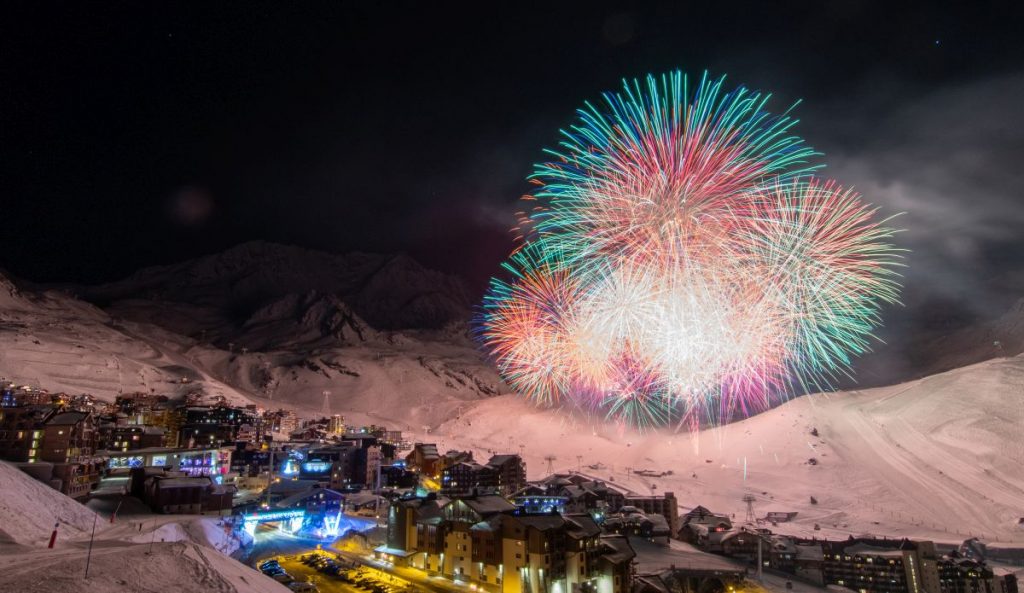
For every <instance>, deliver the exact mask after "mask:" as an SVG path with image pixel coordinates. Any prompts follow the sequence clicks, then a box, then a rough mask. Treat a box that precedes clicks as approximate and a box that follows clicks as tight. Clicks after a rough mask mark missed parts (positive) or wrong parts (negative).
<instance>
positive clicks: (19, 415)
mask: <svg viewBox="0 0 1024 593" xmlns="http://www.w3.org/2000/svg"><path fill="white" fill-rule="evenodd" d="M56 414H57V409H56V408H55V407H53V406H49V405H18V406H14V405H11V406H4V407H0V459H5V460H7V461H10V462H12V463H18V462H25V463H33V462H35V461H38V460H39V455H40V452H41V450H42V446H43V445H42V443H43V426H44V424H45V423H46V421H47V420H48V419H49V418H51V417H52V416H55V415H56Z"/></svg>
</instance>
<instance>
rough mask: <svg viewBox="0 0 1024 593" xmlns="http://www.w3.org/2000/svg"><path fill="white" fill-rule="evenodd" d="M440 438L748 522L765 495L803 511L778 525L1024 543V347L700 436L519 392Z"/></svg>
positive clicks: (774, 506)
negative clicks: (555, 405)
mask: <svg viewBox="0 0 1024 593" xmlns="http://www.w3.org/2000/svg"><path fill="white" fill-rule="evenodd" d="M814 429H817V431H818V435H819V436H818V437H815V436H813V435H812V434H811V431H812V430H814ZM433 433H434V434H433V435H432V436H433V437H434V439H436V440H438V441H440V444H441V446H442V448H447V447H451V448H470V449H473V450H475V451H478V452H486V451H488V450H510V449H511V450H513V451H517V450H518V447H520V446H522V447H523V449H522V450H523V452H524V453H525V456H526V458H527V462H528V467H529V473H530V475H531V476H532V477H539V476H541V475H543V474H545V473H546V471H547V465H548V463H547V461H546V460H545V457H547V456H548V455H553V456H555V457H556V460H555V461H554V462H553V463H552V465H553V469H555V470H558V471H570V470H582V471H583V473H585V474H588V475H592V476H595V477H598V478H601V479H605V480H609V481H610V480H614V481H615V483H616V484H618V485H620V486H624V487H627V488H629V489H631V490H633V491H635V492H639V493H642V494H652V493H653V494H660V493H662V492H666V491H671V492H674V493H675V495H676V497H677V498H678V499H679V501H680V503H681V504H682V505H683V506H685V507H692V506H694V505H697V504H700V505H704V506H706V507H709V508H711V509H714V510H716V511H721V512H729V513H735V515H736V517H737V518H738V519H740V520H742V519H743V518H744V517H745V514H746V510H745V505H744V503H743V502H742V501H741V499H742V497H743V495H745V494H753V495H754V496H755V497H756V498H757V502H756V503H755V512H756V513H757V514H758V515H760V516H763V515H764V514H765V513H766V512H767V511H797V512H799V515H798V516H797V518H796V520H795V521H794V522H793V523H790V524H783V525H779V526H778V527H777V528H776V530H777V531H780V532H789V533H800V534H804V535H814V534H817V535H819V536H821V535H825V534H828V535H839V536H844V537H845V536H846V535H851V534H853V535H858V534H865V533H872V534H876V535H885V536H915V537H928V538H932V539H935V540H938V541H951V542H958V541H962V540H963V539H964V538H965V537H967V536H968V535H975V536H982V537H983V538H984V539H985V540H987V541H989V542H997V541H998V542H1022V541H1024V525H1020V524H1019V523H1018V521H1019V520H1020V519H1021V517H1024V357H1021V356H1018V357H1014V358H1009V359H997V360H992V361H988V362H984V363H980V364H977V365H974V366H970V367H966V368H963V369H957V370H954V371H950V372H948V373H943V374H940V375H936V376H932V377H929V378H926V379H923V380H920V381H914V382H911V383H907V384H903V385H897V386H893V387H886V388H879V389H871V390H865V391H855V392H848V393H833V394H818V395H812V396H806V397H801V398H797V399H795V400H793V401H791V402H788V403H787V404H785V405H782V406H780V407H778V408H776V409H773V410H771V411H769V412H766V413H764V414H761V415H758V416H756V417H753V418H750V419H747V420H744V421H742V422H737V423H734V424H731V425H728V426H724V427H721V428H717V429H713V430H704V431H702V432H700V433H699V434H698V435H693V436H691V435H688V434H686V433H679V434H675V433H672V432H671V431H667V430H666V431H660V432H656V433H649V434H645V435H640V434H636V433H633V432H632V431H629V430H621V429H617V428H616V427H612V426H608V425H605V424H603V423H601V422H599V421H598V420H595V419H592V418H587V417H585V416H583V415H577V416H576V417H572V416H570V415H568V414H565V413H562V412H554V411H544V410H537V409H535V408H532V407H531V406H529V405H528V404H526V403H524V402H523V401H521V400H520V399H518V398H515V397H514V396H503V397H498V398H492V399H488V400H485V401H482V402H479V403H477V404H475V405H473V406H471V407H470V408H469V409H467V410H465V411H464V412H463V414H462V415H461V417H460V418H459V419H454V420H450V421H448V422H445V423H443V424H442V425H440V426H438V427H437V428H436V429H435V430H434V431H433ZM811 458H814V459H815V460H816V464H812V463H811V462H810V459H811ZM588 466H595V467H597V468H598V469H593V468H590V467H588ZM631 470H632V472H635V471H636V470H653V471H655V472H659V473H660V472H664V471H669V470H671V471H672V475H670V476H663V477H657V478H653V477H644V476H639V475H637V474H636V473H632V472H631ZM811 497H814V498H815V499H816V500H817V503H816V504H812V503H811ZM816 524H817V525H818V526H819V527H820V529H821V531H817V530H815V528H814V526H815V525H816Z"/></svg>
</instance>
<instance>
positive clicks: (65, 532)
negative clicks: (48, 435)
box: [0, 462, 289, 593]
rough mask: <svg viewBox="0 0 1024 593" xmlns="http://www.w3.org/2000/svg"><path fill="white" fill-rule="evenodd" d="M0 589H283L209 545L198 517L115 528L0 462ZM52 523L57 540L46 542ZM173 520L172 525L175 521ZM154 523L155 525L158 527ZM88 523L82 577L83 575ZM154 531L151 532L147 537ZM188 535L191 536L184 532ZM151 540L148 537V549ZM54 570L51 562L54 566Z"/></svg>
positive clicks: (273, 592)
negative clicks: (87, 564)
mask: <svg viewBox="0 0 1024 593" xmlns="http://www.w3.org/2000/svg"><path fill="white" fill-rule="evenodd" d="M0 492H2V493H3V496H2V497H0V575H3V576H2V578H0V580H2V582H3V584H2V585H0V590H3V591H32V592H36V593H49V592H55V593H63V592H65V591H98V592H103V593H121V592H124V593H129V592H130V593H136V592H138V591H157V590H159V591H181V592H183V593H200V592H202V593H206V592H210V591H215V592H223V593H234V592H237V591H247V592H249V591H251V592H253V593H285V592H287V591H288V590H289V589H288V588H287V587H285V586H283V585H281V584H279V583H277V582H275V581H273V580H272V579H270V578H268V577H266V576H264V575H262V574H260V573H259V572H256V571H254V570H252V569H250V568H248V567H245V566H243V565H241V564H239V563H238V562H236V561H235V560H233V559H231V558H229V557H228V556H225V555H223V554H221V553H220V552H217V551H215V550H214V549H212V547H210V546H211V544H213V543H214V542H211V541H209V540H210V537H209V535H208V534H209V533H211V532H215V531H216V529H212V528H207V527H206V525H205V524H204V523H205V522H210V521H215V519H211V518H203V517H189V516H168V517H153V518H152V519H149V518H147V519H146V521H145V524H144V525H142V526H141V528H140V525H139V524H138V523H135V522H132V521H122V522H118V523H117V524H115V525H111V524H109V523H107V522H106V521H105V520H103V519H99V521H96V522H95V523H94V521H95V519H96V518H97V517H96V515H95V514H94V513H93V512H92V511H91V510H89V509H87V508H86V507H84V506H82V505H81V504H79V503H78V502H76V501H74V500H72V499H70V498H68V497H66V496H64V495H63V494H61V493H59V492H57V491H56V490H53V489H52V488H50V487H48V486H46V485H44V484H41V483H39V482H37V481H36V480H34V479H33V478H31V477H29V476H28V475H27V474H25V473H23V472H21V471H20V470H18V469H17V468H15V467H14V466H12V465H10V464H7V463H4V462H0ZM55 522H59V523H60V527H59V529H58V531H59V533H58V536H57V545H56V547H55V548H54V549H47V548H46V544H47V542H48V540H49V537H50V532H51V530H52V529H53V524H54V523H55ZM179 522H180V523H179ZM161 523H162V524H161ZM94 524H95V526H96V540H95V544H94V546H93V550H92V559H91V567H90V576H89V578H88V580H83V576H84V572H85V562H86V555H87V551H88V547H89V538H90V534H91V532H92V529H93V525H94ZM154 530H155V536H156V537H154V533H153V532H154ZM193 533H195V534H196V535H194V536H193V535H192V534H193ZM151 542H154V543H153V545H152V547H151ZM55 567H57V568H56V569H55Z"/></svg>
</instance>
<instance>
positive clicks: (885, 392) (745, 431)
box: [0, 244, 1024, 542]
mask: <svg viewBox="0 0 1024 593" xmlns="http://www.w3.org/2000/svg"><path fill="white" fill-rule="evenodd" d="M264 250H265V253H264ZM233 252H234V253H233ZM305 253H307V252H304V251H302V250H297V251H295V253H293V252H292V251H291V249H290V248H281V247H279V246H265V245H263V244H249V245H245V246H241V247H239V248H237V250H232V251H231V252H228V253H226V254H222V255H221V256H211V257H210V258H204V259H201V260H196V261H194V262H188V263H186V264H180V265H178V266H170V267H167V268H157V269H150V270H147V271H144V272H140V273H139V274H137V275H136V276H133V277H132V278H130V279H129V280H126V281H124V282H122V283H117V284H115V285H107V286H106V287H101V288H102V290H101V289H96V290H97V292H95V293H94V294H92V295H91V298H99V297H98V296H97V295H98V294H99V293H100V292H102V293H103V294H104V295H105V297H104V298H108V299H110V300H109V301H108V305H109V308H108V309H107V310H105V311H104V310H101V309H99V308H97V307H95V306H93V305H89V304H86V303H84V302H83V301H81V300H77V299H74V298H72V297H70V296H68V295H65V294H61V293H56V292H53V291H51V292H48V293H45V294H39V293H35V292H32V291H31V290H20V291H19V290H17V289H15V288H14V287H13V285H9V284H6V283H5V284H0V375H6V376H8V377H10V378H13V379H15V380H17V381H19V382H25V383H33V384H38V385H41V386H43V387H46V388H48V389H50V390H66V391H69V392H72V393H80V392H89V393H93V394H94V395H97V396H100V397H103V398H111V397H113V395H115V394H116V393H117V392H118V391H119V390H122V389H123V390H124V391H130V390H149V389H154V390H156V391H157V392H161V393H174V392H177V393H182V392H184V391H187V390H193V389H197V388H198V389H201V390H202V391H204V392H206V393H207V394H210V395H215V394H223V395H225V396H226V397H228V398H229V399H231V400H234V401H239V402H245V401H252V402H256V403H259V404H261V405H264V406H266V407H278V406H281V407H292V408H295V409H296V410H297V411H298V412H299V414H300V416H304V417H311V416H314V415H317V414H319V413H321V412H322V411H324V406H325V397H324V392H328V397H327V402H326V407H327V410H326V411H328V412H331V413H343V414H345V415H346V417H347V418H348V419H349V422H350V423H362V422H373V423H379V424H385V425H388V426H391V427H394V428H399V429H402V430H404V431H406V432H407V433H408V434H409V435H410V438H412V439H419V440H426V441H431V442H437V443H438V444H439V445H440V446H441V448H442V449H444V448H459V449H465V448H469V449H472V450H474V451H476V452H477V453H478V454H479V456H481V457H485V456H486V454H487V453H488V452H499V451H500V452H509V451H511V452H519V451H520V450H521V451H522V452H523V453H524V454H525V456H526V458H527V460H528V468H529V473H530V476H531V477H541V476H542V475H544V474H545V473H546V469H547V465H548V464H547V461H546V460H545V457H546V456H548V455H554V456H555V457H556V458H557V459H556V460H554V462H553V464H552V465H553V469H555V470H560V471H567V470H570V469H572V470H580V471H583V472H584V473H588V474H590V475H593V476H596V477H598V478H601V479H607V480H612V479H614V480H615V482H616V483H618V484H620V485H624V486H626V487H628V488H631V489H632V490H634V491H637V492H640V493H644V494H650V493H652V492H653V493H655V494H657V493H660V492H664V491H673V492H675V493H676V496H677V498H678V499H679V500H680V503H681V504H682V505H683V506H685V507H692V506H694V505H697V504H703V505H704V506H707V507H709V508H713V509H716V510H722V511H727V512H732V513H736V514H737V517H738V518H742V517H743V516H744V512H745V509H744V506H743V504H742V502H741V498H742V496H743V495H744V494H746V493H750V494H753V495H755V496H756V497H757V499H758V502H757V503H756V510H757V512H758V514H761V515H763V514H764V513H765V512H767V511H797V512H799V515H798V517H797V521H796V522H795V523H794V524H793V525H789V526H782V527H780V528H779V529H780V530H788V531H794V532H798V533H804V534H806V535H813V534H832V535H847V534H863V533H874V534H878V535H914V536H920V537H932V538H935V539H938V540H942V541H959V540H962V539H963V538H964V537H966V536H968V535H971V534H973V535H983V536H984V537H985V538H986V539H988V540H990V541H1013V542H1024V526H1022V525H1021V524H1020V523H1019V521H1020V519H1021V518H1022V517H1024V470H1022V469H1021V468H1022V467H1024V450H1022V445H1021V442H1022V441H1024V435H1022V434H1021V432H1022V430H1024V428H1022V427H1024V356H1017V357H1014V358H996V359H993V360H990V361H988V362H984V363H980V364H976V365H974V366H970V367H966V368H960V369H957V370H954V371H950V372H948V373H944V374H941V375H935V376H931V377H928V378H926V379H922V380H917V381H913V382H909V383H905V384H902V385H897V386H893V387H884V388H877V389H871V390H863V391H850V392H845V393H834V394H828V395H813V396H807V397H803V398H798V399H796V400H794V401H791V402H789V403H788V404H785V405H783V406H780V407H778V408H776V409H774V410H772V411H769V412H767V413H764V414H762V415H759V416H757V417H754V418H751V419H748V420H745V421H742V422H737V423H735V424H732V425H729V426H726V427H723V428H719V429H715V430H707V431H704V432H702V433H700V434H699V435H698V436H696V437H691V436H690V435H688V434H687V433H686V432H685V431H683V432H681V433H674V432H673V431H671V430H668V429H666V430H663V431H660V432H658V433H654V434H645V435H640V434H635V433H633V432H632V431H630V430H628V429H624V428H621V427H618V426H609V425H607V424H605V423H604V422H603V421H601V419H599V418H591V417H589V416H587V415H586V414H584V413H581V412H579V411H576V412H573V411H571V410H540V409H537V408H534V407H532V406H531V405H530V404H528V403H526V402H524V401H523V400H521V399H520V398H518V397H516V396H514V395H510V394H509V393H508V388H507V386H505V385H504V383H503V382H502V381H501V380H500V378H499V377H498V375H497V374H496V373H495V371H494V370H493V368H491V367H490V365H489V364H488V363H487V362H486V361H485V360H484V359H483V357H482V356H481V355H480V353H479V352H478V351H477V349H476V348H475V347H474V345H473V343H472V342H471V341H470V340H469V338H468V337H467V330H466V326H465V324H464V322H462V323H460V322H452V323H448V324H445V325H442V326H440V327H434V328H431V329H426V328H428V327H430V326H431V325H432V323H433V322H432V321H431V320H435V321H436V320H437V319H438V318H437V317H433V316H431V315H426V317H425V319H426V321H425V322H423V323H417V325H418V326H419V328H420V329H405V330H401V331H398V330H393V329H388V328H387V327H384V326H377V325H375V324H374V323H373V322H372V321H371V318H372V317H373V315H375V314H376V313H374V312H373V311H372V307H371V308H370V309H361V308H360V306H357V304H356V303H359V302H361V301H360V300H359V295H367V294H375V292H374V291H377V290H380V291H385V292H386V291H388V290H393V291H398V290H399V288H397V287H396V286H397V285H398V284H401V283H402V282H401V280H400V279H401V278H412V280H410V282H409V284H410V286H411V287H412V288H410V289H409V290H411V291H412V292H413V293H416V294H419V295H420V296H424V295H425V294H427V293H428V292H430V291H426V292H424V291H425V289H423V287H424V286H426V284H424V283H423V282H420V280H423V279H430V282H433V283H434V284H432V285H431V286H433V288H431V290H432V291H434V292H435V293H437V294H442V295H443V294H449V293H448V292H446V290H445V289H443V287H444V286H446V283H445V281H443V278H444V277H443V276H439V275H436V273H425V274H420V273H419V272H418V271H416V270H422V268H418V266H412V267H411V269H412V270H413V273H410V272H409V271H408V270H405V269H404V266H406V265H407V264H401V265H399V264H400V263H401V262H399V263H394V260H392V259H388V258H383V259H382V258H380V257H379V256H361V255H360V256H329V255H325V254H315V253H314V254H312V255H310V256H309V257H310V258H312V260H313V261H311V262H309V263H308V265H307V264H300V263H296V262H295V258H299V259H301V257H300V256H302V257H305V256H304V255H303V254H305ZM254 254H263V255H265V257H266V261H264V265H265V267H266V269H263V267H261V266H260V265H256V266H253V264H252V257H253V255H254ZM261 257H262V256H261ZM260 261H263V260H260ZM360 262H362V263H360ZM366 262H370V263H366ZM382 262H385V264H386V262H392V263H391V264H386V265H384V266H383V267H381V264H382ZM317 266H325V267H323V268H321V272H320V273H319V274H320V275H321V276H323V277H329V276H330V274H331V273H335V272H336V273H338V274H339V275H340V279H337V280H329V281H327V282H328V283H331V282H333V283H335V288H338V287H341V288H339V289H338V290H337V291H324V283H323V282H316V283H315V282H313V281H312V280H310V278H311V277H312V275H315V274H314V270H315V269H317ZM331 266H334V267H331ZM290 267H294V268H295V270H294V277H290V276H288V274H291V273H292V272H290V271H288V269H289V268H290ZM368 269H372V270H376V271H377V273H375V274H368V273H367V272H366V270H368ZM360 270H361V271H360ZM387 270H391V271H390V272H388V273H386V274H383V275H380V276H379V282H375V281H372V279H373V278H375V277H378V275H377V274H379V273H382V272H383V271H387ZM400 270H404V271H401V273H398V271H400ZM177 274H180V275H181V276H180V280H181V281H180V282H179V283H178V284H175V283H174V280H176V279H177V278H178V277H177V276H176V275H177ZM281 274H285V276H282V275H281ZM346 274H347V276H346ZM282 278H285V279H287V282H286V284H287V283H288V282H291V283H292V284H291V285H289V286H290V287H291V288H292V289H293V290H290V291H285V290H284V289H283V288H280V287H278V283H279V282H280V281H281V279H282ZM417 278H418V279H420V280H416V279H417ZM439 278H441V280H440V281H439V280H438V279H439ZM357 279H358V280H357ZM368 279H369V280H368ZM385 280H386V281H385ZM424 282H425V280H424ZM438 282H440V284H438ZM345 286H347V287H349V288H348V289H344V287H345ZM374 286H376V288H373V290H371V288H372V287H374ZM387 286H390V287H391V288H387ZM439 286H440V287H442V288H438V287H439ZM4 287H7V288H4ZM273 287H277V288H276V289H274V290H270V288H273ZM353 287H355V288H353ZM417 287H419V288H417ZM421 289H422V290H421ZM218 290H224V291H226V294H227V295H228V296H227V297H217V296H216V294H217V293H216V291H218ZM346 290H348V292H346ZM417 291H419V292H417ZM257 294H259V295H261V296H260V298H259V299H256V298H254V297H253V295H257ZM346 294H347V296H346ZM396 294H400V293H399V292H396ZM431 294H433V293H431ZM452 294H454V293H452ZM449 296H450V295H449ZM129 297H130V298H129ZM125 299H127V300H125ZM189 299H195V300H189ZM438 299H440V300H437V299H434V300H431V299H428V301H429V302H431V303H434V305H436V304H438V303H441V302H454V300H453V299H454V297H452V298H451V299H450V298H448V297H444V298H441V297H438ZM385 301H386V299H385ZM385 301H382V302H385ZM243 302H244V303H247V305H246V306H245V307H242V304H243ZM387 302H390V301H387ZM411 302H423V301H422V300H421V299H419V300H418V297H417V298H413V299H412V301H411ZM364 304H365V303H364ZM388 306H389V307H390V305H388ZM427 309H428V310H429V311H438V310H440V309H438V308H437V307H434V306H433V305H431V306H430V307H428V308H427ZM441 309H443V307H441ZM367 310H369V311H370V316H366V315H365V314H364V313H365V311H367ZM389 310H391V311H392V312H394V310H393V309H389ZM397 310H398V311H402V312H403V313H402V314H406V313H409V311H411V310H409V309H402V308H399V309H397ZM414 310H415V309H414ZM225 311H234V312H235V313H236V314H237V315H235V316H234V317H231V316H229V315H226V314H225ZM1015 311H1016V312H1014V311H1011V312H1010V313H1008V314H1007V316H1005V317H1004V319H1002V320H1001V321H1000V323H999V324H998V328H997V329H996V330H993V331H998V332H1001V333H997V334H993V333H984V331H981V330H977V331H978V332H979V333H977V336H976V339H974V338H972V339H974V341H975V342H977V343H978V344H982V343H984V342H986V341H991V340H999V341H1000V342H1001V343H1002V344H1005V345H1006V350H1005V351H1009V352H1012V349H1013V348H1015V347H1016V346H1013V344H1015V343H1016V342H1014V340H1015V339H1019V338H1020V337H1021V335H1022V334H1021V327H1024V323H1021V310H1020V308H1019V307H1018V310H1015ZM126 312H130V313H131V319H132V320H131V321H126V320H124V318H122V317H119V316H120V315H123V314H126ZM410 314H411V313H410ZM147 320H151V321H153V322H154V323H148V322H147ZM156 322H159V323H160V324H161V325H162V326H163V327H162V328H161V327H157V323H156ZM179 323H180V324H181V327H182V329H181V331H180V333H176V332H174V331H172V330H171V329H168V328H173V327H176V326H177V325H178V324H179ZM204 328H205V329H206V330H207V331H206V335H204V331H203V330H204ZM186 334H187V335H188V336H190V337H186ZM212 334H217V335H216V336H214V335H212ZM1014 336H1017V338H1015V337H1014ZM204 338H205V339H204ZM958 339H961V340H966V339H967V338H964V337H961V338H958ZM964 343H966V342H964ZM972 343H973V342H972ZM943 348H945V349H946V350H947V351H948V352H950V353H955V352H956V351H957V349H956V344H955V343H952V342H950V343H949V344H946V345H944V346H943ZM993 354H994V355H998V354H999V353H998V352H994V353H993ZM973 355H974V354H972V356H973ZM182 377H187V378H188V379H189V382H188V383H185V384H182V383H181V378H182ZM815 429H816V430H817V436H815V435H813V434H812V431H813V430H815ZM812 459H813V460H814V461H811V460H812ZM630 470H650V473H653V474H662V473H665V472H669V471H671V472H672V473H671V475H667V474H666V475H662V476H661V477H643V476H640V475H637V474H636V473H633V471H630ZM812 497H813V498H814V501H815V502H813V503H812V502H811V499H812ZM816 524H817V525H818V527H819V528H820V531H818V530H815V529H814V527H815V525H816Z"/></svg>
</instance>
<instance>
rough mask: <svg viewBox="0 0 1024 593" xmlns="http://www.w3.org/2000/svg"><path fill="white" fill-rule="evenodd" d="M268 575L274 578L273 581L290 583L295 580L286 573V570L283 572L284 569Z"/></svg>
mask: <svg viewBox="0 0 1024 593" xmlns="http://www.w3.org/2000/svg"><path fill="white" fill-rule="evenodd" d="M269 576H270V578H272V579H274V580H275V581H277V582H279V583H290V582H292V581H294V580H295V579H293V578H292V575H290V574H288V573H287V572H284V571H281V572H278V573H274V574H272V575H269Z"/></svg>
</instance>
